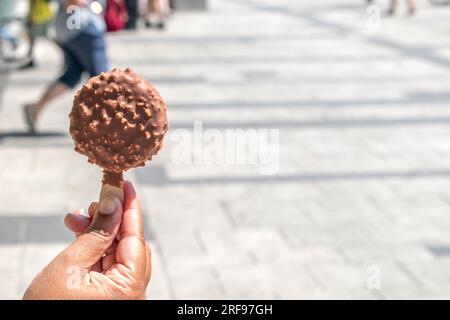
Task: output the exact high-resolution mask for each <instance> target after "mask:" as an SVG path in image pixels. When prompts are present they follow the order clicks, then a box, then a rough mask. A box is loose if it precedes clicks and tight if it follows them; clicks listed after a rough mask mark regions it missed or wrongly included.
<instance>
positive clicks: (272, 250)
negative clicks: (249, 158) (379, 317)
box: [0, 0, 450, 299]
mask: <svg viewBox="0 0 450 320" xmlns="http://www.w3.org/2000/svg"><path fill="white" fill-rule="evenodd" d="M363 3H364V1H362V0H361V1H350V0H347V1H338V0H335V1H331V0H323V1H320V2H317V3H316V2H315V1H294V0H212V1H211V5H210V11H209V12H208V13H183V14H179V15H176V16H175V17H174V19H173V21H172V22H171V23H170V24H169V29H168V30H167V32H165V33H157V32H151V31H144V30H141V31H138V32H137V33H127V32H124V33H121V34H114V35H110V36H109V39H108V43H109V52H110V55H111V57H112V62H113V65H114V66H118V67H126V66H130V67H132V68H134V69H135V70H136V71H137V72H139V73H140V74H143V75H145V76H146V77H147V78H148V79H149V80H150V81H152V82H154V84H155V85H156V86H157V88H158V89H159V90H160V92H161V94H162V96H163V97H165V98H166V99H167V102H168V105H169V117H170V124H171V128H172V130H175V129H177V128H185V129H188V130H190V131H192V128H193V121H195V120H202V121H203V124H204V126H205V127H212V128H218V129H220V130H225V129H227V128H244V129H248V128H262V129H264V128H275V129H279V130H280V141H281V143H280V171H279V174H278V175H275V176H261V175H260V174H259V172H258V170H257V168H255V167H251V166H250V167H246V166H212V165H209V166H208V165H177V164H175V163H174V162H173V161H171V153H172V152H173V150H174V146H175V142H174V139H173V138H174V137H173V136H172V135H169V136H168V137H167V139H166V147H165V148H164V150H163V153H162V154H161V155H159V156H158V157H157V158H156V159H155V161H153V162H152V163H151V165H150V166H148V167H146V168H143V169H140V170H136V171H134V172H133V173H130V174H129V175H128V178H129V179H132V180H134V181H135V182H136V183H137V187H138V190H139V193H140V195H141V197H142V198H143V202H144V206H145V214H146V224H147V225H146V226H147V234H148V237H149V239H150V243H151V245H152V247H153V258H154V272H153V278H152V283H151V288H150V297H151V298H156V299H158V298H192V299H195V298H205V299H206V298H399V297H400V298H405V297H409V298H429V297H450V232H449V230H450V216H449V209H450V208H449V205H450V192H449V190H450V163H449V161H448V159H450V139H449V134H450V126H449V124H450V108H449V107H450V90H449V87H450V86H449V85H450V77H449V72H450V42H449V34H450V20H449V19H448V15H449V13H450V8H431V7H429V6H427V5H426V4H425V2H424V3H423V7H422V8H420V7H419V9H421V10H419V15H418V17H416V18H412V19H407V18H405V17H403V16H401V15H399V17H398V18H395V19H383V20H382V24H381V28H379V29H370V28H368V27H367V20H368V16H367V13H366V8H365V7H364V6H363ZM37 58H38V61H39V68H38V69H36V70H33V71H27V72H20V73H14V74H11V75H10V77H9V80H8V83H7V86H6V91H5V92H4V94H3V97H2V101H1V108H0V165H1V168H2V169H1V170H0V178H1V181H2V186H3V187H2V192H0V298H13V299H14V298H18V297H20V296H21V294H22V293H23V290H24V289H25V288H26V286H27V284H28V283H29V281H30V280H31V279H32V278H33V276H34V275H35V274H36V272H38V271H39V270H40V269H41V268H42V267H43V266H44V265H45V264H46V263H48V262H49V261H50V260H51V258H52V257H53V256H54V255H55V254H56V253H57V252H58V251H59V250H61V248H63V247H64V246H65V245H66V244H67V243H68V242H69V241H71V239H72V237H71V235H70V234H68V233H67V232H66V231H65V230H64V228H63V222H62V218H63V215H64V214H65V213H66V212H69V211H70V210H73V209H76V208H79V207H82V206H87V204H88V203H89V202H90V201H92V200H94V199H95V198H96V197H97V195H98V191H99V187H100V186H99V182H100V180H101V179H100V170H98V169H97V168H96V167H94V166H91V165H89V164H87V163H86V162H85V159H83V158H82V157H81V156H79V155H78V154H76V153H75V152H74V151H73V150H72V142H71V140H70V138H69V136H68V134H67V130H68V118H67V114H68V112H69V109H70V107H71V96H70V95H68V96H66V97H65V98H63V99H61V100H59V101H58V102H57V103H55V104H53V105H52V106H51V108H50V109H49V110H48V111H47V112H46V114H45V115H44V117H43V119H42V122H41V123H40V128H41V130H40V132H41V133H40V136H39V137H37V138H31V137H28V136H26V135H24V134H23V131H24V125H23V122H22V114H21V109H20V106H21V105H22V104H23V103H24V102H27V101H30V100H31V99H34V98H35V97H36V96H37V95H38V94H40V92H41V90H42V89H43V86H44V84H46V83H48V82H50V81H51V80H52V79H53V78H54V77H55V76H56V75H57V73H58V70H59V64H60V56H59V53H58V51H57V49H56V48H55V47H54V46H52V45H51V44H49V43H47V42H40V43H39V45H38V48H37ZM172 132H173V131H172ZM378 272H379V273H380V275H381V290H369V289H368V287H367V281H368V280H369V282H370V281H371V280H373V276H374V275H375V276H376V274H377V273H378ZM370 283H373V282H370Z"/></svg>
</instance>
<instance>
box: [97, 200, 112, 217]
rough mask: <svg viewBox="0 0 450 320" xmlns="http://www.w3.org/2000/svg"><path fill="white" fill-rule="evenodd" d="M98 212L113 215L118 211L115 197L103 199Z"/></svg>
mask: <svg viewBox="0 0 450 320" xmlns="http://www.w3.org/2000/svg"><path fill="white" fill-rule="evenodd" d="M98 211H99V212H100V213H102V214H113V213H114V212H115V211H116V201H115V200H114V198H113V197H106V198H104V199H102V201H101V202H100V205H99V207H98Z"/></svg>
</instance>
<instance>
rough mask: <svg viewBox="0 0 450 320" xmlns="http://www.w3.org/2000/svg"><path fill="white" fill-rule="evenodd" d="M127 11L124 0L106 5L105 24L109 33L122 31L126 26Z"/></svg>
mask: <svg viewBox="0 0 450 320" xmlns="http://www.w3.org/2000/svg"><path fill="white" fill-rule="evenodd" d="M126 16H127V9H126V7H125V2H124V1H123V0H108V1H107V3H106V11H105V22H106V29H107V31H108V32H114V31H119V30H122V29H123V28H124V27H125V24H126Z"/></svg>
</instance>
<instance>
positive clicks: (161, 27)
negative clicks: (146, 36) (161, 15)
mask: <svg viewBox="0 0 450 320" xmlns="http://www.w3.org/2000/svg"><path fill="white" fill-rule="evenodd" d="M156 28H158V29H159V30H164V29H165V28H166V24H165V23H164V21H160V22H158V23H157V24H156Z"/></svg>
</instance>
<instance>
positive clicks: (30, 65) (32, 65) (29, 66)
mask: <svg viewBox="0 0 450 320" xmlns="http://www.w3.org/2000/svg"><path fill="white" fill-rule="evenodd" d="M33 68H36V63H35V62H34V59H31V60H30V61H29V62H27V63H26V64H24V65H22V66H20V67H19V68H18V69H19V70H27V69H33Z"/></svg>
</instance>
